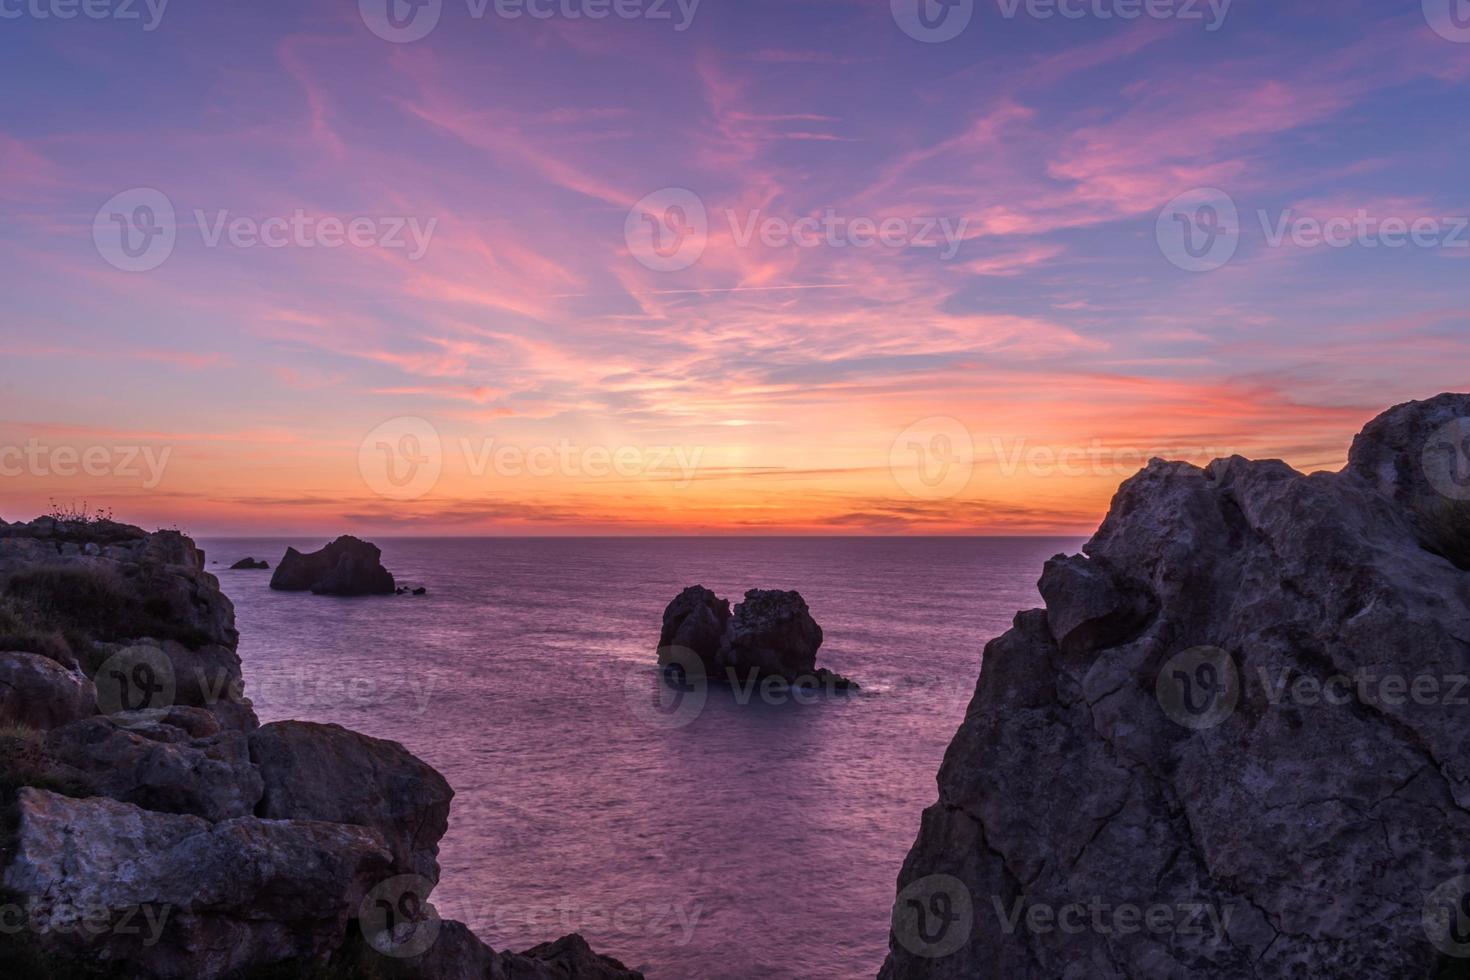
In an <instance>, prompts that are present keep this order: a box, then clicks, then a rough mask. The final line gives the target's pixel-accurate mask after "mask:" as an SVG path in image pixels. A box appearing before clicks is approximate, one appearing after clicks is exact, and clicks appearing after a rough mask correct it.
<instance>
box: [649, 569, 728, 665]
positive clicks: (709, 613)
mask: <svg viewBox="0 0 1470 980" xmlns="http://www.w3.org/2000/svg"><path fill="white" fill-rule="evenodd" d="M729 623H730V600H729V599H721V598H720V597H719V596H717V595H715V594H714V593H713V592H711V591H710V590H709V589H706V588H705V587H704V586H702V585H691V586H689V588H687V589H685V590H684V591H683V592H680V593H679V594H678V595H677V596H676V597H675V598H674V601H673V602H670V603H669V605H668V607H667V608H666V609H664V622H663V628H662V629H661V630H660V631H659V636H658V649H659V662H660V663H668V662H669V660H670V658H671V657H673V656H675V655H676V653H675V651H682V650H688V651H690V652H692V653H693V654H694V655H695V656H696V657H698V658H699V661H700V663H701V664H702V665H703V666H704V672H705V676H707V677H713V676H715V674H716V673H717V671H718V669H719V661H718V657H719V653H720V639H721V638H722V637H723V636H724V635H725V628H726V627H727V626H728V625H729ZM677 656H687V654H682V653H679V654H677ZM685 666H690V665H688V664H686V665H685Z"/></svg>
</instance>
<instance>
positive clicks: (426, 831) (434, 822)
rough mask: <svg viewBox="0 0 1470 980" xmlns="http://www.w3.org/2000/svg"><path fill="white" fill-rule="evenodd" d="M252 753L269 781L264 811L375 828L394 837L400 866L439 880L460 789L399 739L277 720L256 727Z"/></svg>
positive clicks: (283, 816)
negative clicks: (442, 847)
mask: <svg viewBox="0 0 1470 980" xmlns="http://www.w3.org/2000/svg"><path fill="white" fill-rule="evenodd" d="M250 757H251V759H252V760H253V761H254V762H255V764H256V765H257V766H259V767H260V774H261V777H262V778H263V779H264V781H265V794H264V796H263V798H262V799H261V801H260V805H259V808H258V809H257V811H256V812H257V815H258V816H262V817H269V818H272V819H278V820H292V819H294V820H330V821H333V822H335V823H349V824H357V825H359V826H363V827H371V828H372V829H374V830H375V831H378V832H379V833H381V834H382V835H383V838H384V839H385V840H386V841H388V844H389V846H390V847H391V849H392V851H393V859H394V868H395V870H396V871H397V872H398V873H402V874H416V875H419V876H421V877H423V878H425V879H427V880H428V881H430V882H437V881H438V880H439V862H438V855H439V838H441V837H443V836H444V832H445V830H447V829H448V826H449V803H450V800H452V799H453V798H454V790H452V789H450V787H449V783H448V782H446V781H445V779H444V777H443V776H441V775H439V773H438V772H436V771H435V770H434V768H433V767H432V766H429V765H428V764H427V763H424V762H422V761H420V760H419V759H417V758H416V757H414V756H413V755H412V754H411V753H409V751H408V750H407V749H405V748H404V747H403V746H401V745H399V744H398V743H397V742H390V741H387V740H385V739H377V738H369V737H368V736H366V735H362V734H360V733H358V732H354V731H349V730H348V729H346V728H342V727H341V726H340V725H318V724H314V723H312V722H304V721H285V722H275V723H273V724H269V725H263V726H261V727H260V728H258V729H256V730H255V731H253V732H251V733H250Z"/></svg>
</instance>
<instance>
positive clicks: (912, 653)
mask: <svg viewBox="0 0 1470 980" xmlns="http://www.w3.org/2000/svg"><path fill="white" fill-rule="evenodd" d="M201 543H202V544H203V546H204V547H206V548H207V549H208V554H209V559H210V561H211V565H210V570H211V571H213V572H215V574H217V575H218V576H219V578H220V581H221V583H222V584H223V586H224V588H225V591H226V592H227V593H228V594H229V595H230V597H231V598H232V599H233V600H234V603H235V609H236V613H237V615H238V620H239V627H240V655H241V657H242V659H243V660H244V662H245V679H246V684H247V689H248V692H249V693H250V695H251V696H252V697H253V698H254V700H255V706H256V710H257V711H258V712H259V714H260V717H261V720H262V721H275V720H280V719H285V718H302V719H308V720H313V721H328V722H337V723H339V724H342V725H346V726H348V727H350V728H355V729H359V730H361V731H363V732H366V733H367V734H370V735H374V736H378V737H381V738H391V739H395V740H397V741H400V742H402V743H403V744H404V745H406V746H407V747H408V748H409V749H410V750H412V751H413V752H414V753H416V754H417V755H419V756H420V757H421V758H423V759H425V760H426V761H428V762H429V763H431V764H432V765H434V766H435V767H436V768H437V769H439V770H440V771H441V772H442V773H444V775H445V776H446V777H447V778H448V779H449V782H450V783H451V784H452V785H453V786H454V788H455V790H456V792H457V794H458V795H457V797H456V799H455V803H454V810H453V814H452V816H451V820H450V826H449V833H448V835H447V836H446V837H445V838H444V841H443V845H442V850H441V854H440V863H441V864H442V866H443V870H444V874H443V883H442V884H441V885H440V886H439V888H438V889H437V890H436V891H435V893H434V901H435V903H436V905H438V907H439V908H440V910H441V912H442V914H443V915H444V916H445V917H446V918H457V919H461V920H463V921H465V922H467V923H469V924H470V925H471V926H472V927H473V928H474V929H475V931H476V932H477V933H478V934H479V935H480V937H481V938H482V939H484V940H485V941H486V942H488V943H490V944H491V945H493V946H495V947H496V948H499V949H505V948H512V949H523V948H526V947H529V946H532V945H535V944H536V943H539V942H544V941H546V940H549V939H553V938H555V937H557V936H560V935H562V934H564V933H567V932H571V931H580V932H582V933H583V934H584V935H585V936H587V938H588V940H589V941H590V942H592V944H593V946H594V947H596V948H597V949H598V950H599V951H600V952H604V953H608V954H610V955H613V956H616V957H618V958H619V959H622V960H623V961H624V962H626V963H627V964H628V965H630V966H634V967H637V968H640V969H643V970H644V971H646V972H647V973H648V975H649V977H650V978H652V980H686V978H742V980H744V978H753V977H770V978H788V977H789V978H801V980H823V978H849V977H872V976H873V975H875V974H876V972H877V970H878V967H879V965H880V964H881V963H882V961H883V957H884V955H885V954H886V950H887V937H888V913H889V905H890V903H891V902H892V899H893V895H894V882H895V880H896V878H897V875H898V870H899V866H900V864H901V863H902V861H903V857H904V854H905V853H906V852H907V850H908V848H909V845H910V844H911V843H912V842H913V838H914V835H915V833H916V832H917V829H918V822H919V812H920V810H921V809H922V808H923V807H925V806H927V805H928V804H930V803H931V802H933V801H934V799H935V793H936V791H935V784H934V777H935V773H936V771H937V769H938V766H939V762H940V759H941V757H942V756H943V753H944V749H945V746H946V745H947V744H948V741H949V739H950V736H951V735H952V734H953V733H954V730H955V727H956V726H957V725H958V724H959V722H960V720H961V718H962V717H963V715H964V709H965V705H966V703H967V702H968V700H969V697H970V693H971V691H972V690H973V688H974V684H975V678H976V675H977V672H978V669H979V665H980V653H981V650H982V648H983V647H984V645H985V642H986V641H987V640H989V639H990V638H992V637H994V636H996V635H998V634H999V633H1001V632H1003V631H1004V630H1005V629H1007V628H1008V627H1009V625H1010V620H1011V617H1012V615H1013V614H1014V613H1015V611H1016V610H1018V609H1023V608H1031V607H1034V606H1038V605H1040V597H1039V596H1038V595H1037V592H1036V585H1035V583H1036V580H1037V578H1038V577H1039V575H1040V572H1041V565H1042V562H1043V561H1045V560H1046V559H1047V558H1049V557H1051V556H1052V555H1054V554H1057V553H1058V552H1063V551H1075V550H1076V549H1077V548H1078V547H1079V546H1080V544H1081V541H1080V540H1077V539H1072V538H1010V539H1004V538H999V539H998V538H962V539H954V538H949V539H933V538H928V539H916V538H909V539H874V538H846V539H835V540H834V539H811V538H782V539H771V538H745V539H731V538H707V539H631V540H630V539H585V538H584V539H553V540H547V539H404V538H399V539H380V540H378V542H377V543H378V544H379V545H380V546H381V547H382V549H383V555H384V564H386V565H387V567H388V568H389V569H390V570H392V571H393V572H394V574H395V575H396V576H397V577H398V579H399V581H400V582H408V583H413V584H421V585H424V586H425V587H427V588H428V590H429V593H428V595H427V596H423V597H419V598H413V597H385V598H374V599H329V598H317V597H313V596H310V595H302V594H287V593H273V592H271V591H270V590H269V588H268V583H269V580H270V573H269V572H232V571H228V570H226V569H227V567H228V566H229V565H230V564H232V563H233V562H234V561H236V560H237V559H239V558H241V557H244V556H246V555H252V556H254V557H256V558H264V559H265V560H267V561H269V562H270V563H271V565H272V567H274V566H275V564H276V563H277V561H278V560H279V559H280V556H281V554H282V553H283V552H284V550H285V548H286V545H287V544H295V545H296V546H298V547H303V548H316V547H320V546H321V545H322V544H324V543H325V542H324V541H299V540H297V541H287V540H284V539H272V540H259V539H252V540H245V539H227V540H216V541H204V542H201ZM216 561H217V562H219V564H218V565H215V564H213V562H216ZM695 583H701V584H704V585H706V586H708V587H709V588H711V589H714V590H715V591H716V592H717V593H718V594H720V595H722V596H728V597H730V598H731V599H732V601H736V600H738V599H739V598H740V597H741V596H742V595H743V593H744V592H745V590H746V589H749V588H756V587H760V588H779V589H798V590H800V591H801V593H802V595H803V596H804V597H805V598H806V600H807V602H808V604H809V605H810V607H811V609H812V614H813V615H814V616H815V617H816V619H817V621H818V622H819V623H821V625H822V628H823V630H824V632H825V634H826V642H825V643H824V644H823V646H822V651H821V655H820V657H819V663H821V664H823V665H825V666H828V667H831V668H833V669H834V670H837V671H839V672H841V673H843V674H846V675H848V676H850V677H852V678H853V679H855V680H857V681H858V682H859V683H861V684H862V685H863V687H864V691H865V693H864V696H862V697H859V698H855V699H844V700H831V701H825V702H823V703H819V704H809V705H800V704H795V703H786V704H779V705H777V704H761V703H759V702H758V701H757V702H752V703H748V704H743V705H742V704H739V703H736V701H735V699H734V698H733V697H731V696H730V695H729V694H728V693H727V692H718V693H716V694H715V695H714V696H712V697H711V698H710V699H709V701H708V703H707V704H706V705H705V706H704V708H703V710H702V712H701V713H700V714H699V715H698V716H697V717H695V718H694V720H693V721H692V722H690V723H689V724H688V725H686V726H684V727H679V728H668V727H664V726H660V725H656V724H652V723H650V722H649V721H647V720H644V716H646V715H647V712H646V711H644V712H642V713H640V711H638V710H637V709H638V708H640V707H642V708H646V707H647V706H648V705H649V704H650V703H651V700H652V698H651V692H652V684H653V678H654V676H655V675H654V670H653V668H652V666H651V665H652V664H653V662H654V648H655V646H656V644H657V640H658V631H659V624H660V621H661V617H662V613H663V609H664V606H665V605H666V604H667V603H668V602H669V600H670V599H672V598H673V597H674V596H675V595H676V594H677V593H678V592H679V590H680V589H681V588H683V587H684V586H686V585H692V584H695ZM630 677H631V678H632V680H631V681H630ZM630 684H631V688H630ZM639 696H642V698H643V700H642V702H641V703H640V702H639V700H638V697H639ZM654 717H657V716H654Z"/></svg>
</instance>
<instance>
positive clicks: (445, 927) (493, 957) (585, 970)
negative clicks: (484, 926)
mask: <svg viewBox="0 0 1470 980" xmlns="http://www.w3.org/2000/svg"><path fill="white" fill-rule="evenodd" d="M382 962H383V960H381V959H379V960H378V961H377V963H379V964H381V963H382ZM388 975H389V977H391V978H392V980H643V974H641V973H638V972H637V971H634V970H630V969H628V968H627V967H626V966H624V965H623V964H622V963H620V962H618V961H617V960H615V959H613V958H612V957H610V956H599V955H598V954H597V953H595V952H593V951H592V948H591V947H590V946H589V945H587V940H585V939H583V938H582V937H581V936H580V935H578V934H576V933H573V934H571V935H569V936H563V937H562V938H561V939H558V940H556V941H555V942H550V943H542V944H541V945H539V946H536V947H535V948H533V949H530V950H527V951H526V952H524V953H511V952H504V953H497V952H496V951H495V950H493V949H491V948H490V947H489V946H487V945H485V944H484V943H483V942H481V941H480V940H479V939H478V938H476V937H475V934H474V933H472V932H471V931H470V930H469V929H468V928H467V927H466V926H464V925H463V924H461V923H459V922H453V921H450V920H445V921H443V922H441V923H439V931H438V935H437V937H436V938H435V940H434V944H433V946H432V947H430V948H429V950H428V951H427V952H425V953H423V954H422V955H420V956H417V957H414V958H411V959H407V960H403V961H399V962H398V963H396V964H395V967H394V968H390V969H389V970H388Z"/></svg>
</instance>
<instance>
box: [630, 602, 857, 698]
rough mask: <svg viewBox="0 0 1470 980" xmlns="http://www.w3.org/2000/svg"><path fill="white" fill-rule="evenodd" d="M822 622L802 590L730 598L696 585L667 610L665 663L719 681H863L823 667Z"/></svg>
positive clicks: (832, 684)
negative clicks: (819, 657) (733, 600)
mask: <svg viewBox="0 0 1470 980" xmlns="http://www.w3.org/2000/svg"><path fill="white" fill-rule="evenodd" d="M821 645H822V627H821V626H819V625H817V621H816V620H815V619H813V618H812V614H811V610H810V609H808V608H807V604H806V600H805V599H803V598H802V597H801V593H799V592H780V591H775V590H762V589H751V590H750V591H748V592H746V593H745V601H744V602H742V603H739V604H737V605H736V606H735V610H734V612H733V613H732V612H731V611H730V601H729V600H728V599H721V598H720V597H719V596H717V595H715V594H714V593H713V592H711V591H710V590H709V589H706V588H705V587H704V586H702V585H691V586H690V587H688V588H687V589H685V590H684V591H683V592H681V593H679V595H678V596H676V597H675V598H674V600H673V601H672V602H670V603H669V605H668V607H667V608H665V609H664V618H663V627H662V629H661V630H660V632H659V640H658V656H659V663H661V664H663V665H665V666H666V667H670V666H673V665H678V667H679V668H681V669H682V670H684V671H686V672H689V673H691V674H702V675H703V677H705V678H707V679H709V680H712V681H716V682H719V683H746V682H749V681H752V680H761V679H764V678H772V677H774V678H780V679H781V680H783V681H786V682H787V683H790V684H805V685H821V686H826V687H829V688H833V689H838V690H846V689H856V688H857V685H856V684H855V683H853V682H852V681H850V680H848V679H847V678H845V677H842V676H841V675H839V674H834V673H832V672H831V671H829V670H827V669H825V668H820V667H818V666H817V650H818V648H819V647H821Z"/></svg>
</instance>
